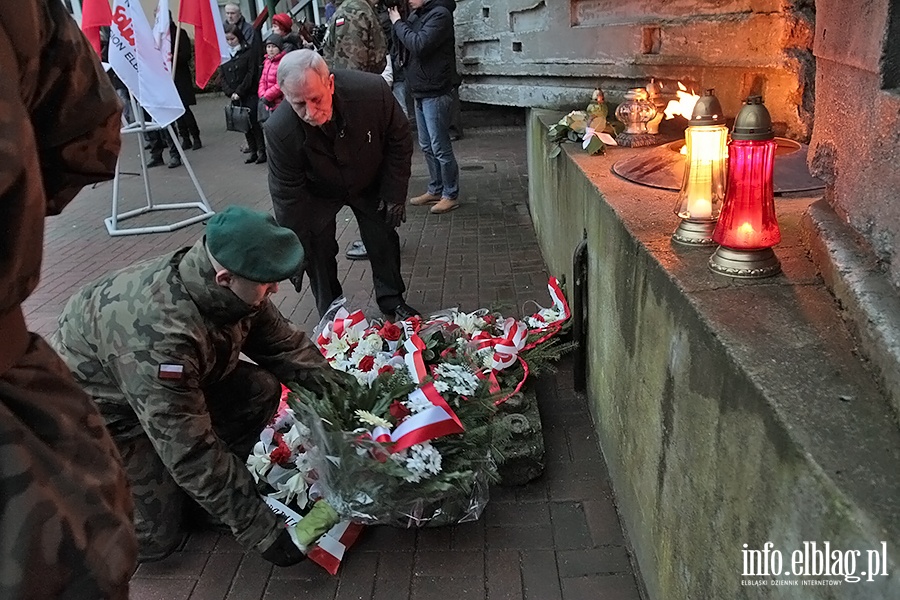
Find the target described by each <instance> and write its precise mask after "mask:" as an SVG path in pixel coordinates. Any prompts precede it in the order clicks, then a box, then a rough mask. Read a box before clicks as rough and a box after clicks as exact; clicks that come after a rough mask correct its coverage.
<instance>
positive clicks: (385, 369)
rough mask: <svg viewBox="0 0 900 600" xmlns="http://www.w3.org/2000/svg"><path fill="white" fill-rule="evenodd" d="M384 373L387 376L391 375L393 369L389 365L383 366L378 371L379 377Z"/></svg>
mask: <svg viewBox="0 0 900 600" xmlns="http://www.w3.org/2000/svg"><path fill="white" fill-rule="evenodd" d="M385 373H387V374H388V375H393V373H394V367H392V366H391V365H384V366H383V367H381V368H380V369H378V374H379V375H384V374H385Z"/></svg>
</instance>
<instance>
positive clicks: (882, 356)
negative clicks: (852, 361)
mask: <svg viewBox="0 0 900 600" xmlns="http://www.w3.org/2000/svg"><path fill="white" fill-rule="evenodd" d="M801 226H802V227H803V240H804V242H805V244H806V245H807V247H808V248H809V252H810V257H811V258H812V260H813V262H814V263H815V265H816V267H817V268H818V270H819V273H820V274H821V275H822V278H823V279H824V281H825V285H827V286H828V289H829V290H831V292H832V293H833V294H834V297H835V298H837V300H838V302H839V303H840V308H841V309H842V314H843V316H844V318H845V320H847V321H848V322H849V323H850V326H851V328H852V329H853V330H854V332H855V334H856V337H857V339H859V342H860V347H861V350H862V352H863V354H864V355H865V357H866V358H867V359H868V360H869V361H870V362H871V364H872V366H873V367H874V370H875V372H876V376H877V377H878V378H879V379H880V380H881V382H882V384H883V385H884V388H885V391H886V393H887V395H888V397H889V398H890V399H891V405H892V406H893V407H894V411H895V412H896V414H897V415H898V416H900V291H898V290H897V289H896V288H894V287H893V286H892V285H891V283H890V281H888V278H887V277H886V276H885V274H884V272H883V271H882V270H881V268H880V267H879V266H878V263H877V260H876V258H875V255H874V253H873V252H872V251H871V250H870V249H869V248H868V246H867V245H866V243H865V242H864V241H863V240H862V239H861V238H860V236H859V234H857V233H856V232H855V231H854V230H853V229H852V228H851V227H850V226H849V225H847V224H846V223H844V222H843V221H841V219H840V218H839V217H838V216H837V214H836V213H835V212H834V210H832V208H831V206H829V205H828V203H827V202H826V201H825V200H818V201H816V202H813V203H812V204H810V206H809V210H808V211H807V212H806V214H804V215H803V220H802V221H801Z"/></svg>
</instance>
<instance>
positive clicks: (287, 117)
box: [265, 70, 412, 239]
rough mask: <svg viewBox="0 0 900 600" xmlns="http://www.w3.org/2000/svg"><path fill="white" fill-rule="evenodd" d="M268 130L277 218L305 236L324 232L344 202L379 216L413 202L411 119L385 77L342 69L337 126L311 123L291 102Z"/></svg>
mask: <svg viewBox="0 0 900 600" xmlns="http://www.w3.org/2000/svg"><path fill="white" fill-rule="evenodd" d="M332 126H333V129H332ZM327 129H331V130H332V131H333V132H334V133H335V135H334V137H333V138H331V137H329V136H328V135H326V130H327ZM265 130H266V141H267V148H266V150H267V152H268V160H269V192H270V194H271V196H272V204H273V206H274V208H275V218H276V219H277V220H278V223H279V224H281V225H283V226H285V227H289V228H291V229H293V230H294V231H295V232H297V233H298V234H299V233H300V232H304V231H308V232H311V233H316V232H319V231H321V230H322V228H323V227H324V226H325V225H326V224H327V223H329V222H330V221H332V220H333V219H334V217H335V215H336V214H337V212H338V210H340V208H341V206H343V205H344V204H350V205H353V206H355V207H357V208H360V209H362V210H366V211H368V212H374V211H375V210H376V209H377V207H378V204H379V203H380V202H381V201H384V202H385V203H386V204H403V203H405V202H406V192H407V188H408V185H409V176H410V161H411V159H412V137H411V135H410V131H409V120H408V119H407V118H406V116H405V115H404V114H403V111H401V110H400V106H399V105H398V104H397V102H396V101H395V100H394V96H393V94H392V93H391V89H390V88H389V87H388V85H387V83H385V81H384V79H382V77H381V75H375V74H373V73H363V72H361V71H342V70H336V71H335V72H334V115H333V117H332V122H331V123H330V124H328V123H327V124H326V126H325V127H314V126H312V125H309V124H307V123H305V122H304V121H302V120H301V119H300V117H298V116H297V113H295V112H294V110H293V108H291V105H290V104H289V103H288V102H287V101H285V102H282V103H281V104H280V105H279V106H278V108H277V109H276V110H275V112H274V113H273V114H272V116H271V117H269V119H268V121H266V124H265ZM301 239H302V236H301Z"/></svg>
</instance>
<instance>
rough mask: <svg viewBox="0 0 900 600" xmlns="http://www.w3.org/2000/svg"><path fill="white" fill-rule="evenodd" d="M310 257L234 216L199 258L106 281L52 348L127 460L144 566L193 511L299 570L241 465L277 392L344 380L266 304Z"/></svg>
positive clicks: (263, 218) (265, 218)
mask: <svg viewBox="0 0 900 600" xmlns="http://www.w3.org/2000/svg"><path fill="white" fill-rule="evenodd" d="M303 257H304V253H303V247H302V246H301V245H300V241H299V240H298V239H297V236H296V235H295V234H294V233H293V232H292V231H291V230H290V229H286V228H283V227H280V226H278V225H277V224H276V223H275V220H274V219H273V218H272V217H271V216H269V215H266V214H263V213H260V212H256V211H252V210H249V209H245V208H238V207H230V208H228V209H226V210H224V211H222V212H220V213H218V214H216V215H214V216H213V217H212V218H211V219H210V220H209V222H208V224H207V226H206V236H205V237H204V238H203V239H201V240H200V241H198V242H197V243H196V244H194V245H193V246H192V247H190V248H183V249H181V250H178V251H177V252H174V253H172V254H168V255H166V256H162V257H160V258H157V259H153V260H149V261H146V262H143V263H139V264H137V265H134V266H131V267H128V268H126V269H123V270H121V271H118V272H115V273H112V274H110V275H107V276H106V277H103V278H102V279H100V280H98V281H96V282H94V283H92V284H90V285H88V286H86V287H85V288H83V289H81V290H80V291H79V292H77V293H76V294H75V295H74V296H73V297H72V298H71V299H70V300H69V302H68V304H67V305H66V307H65V308H64V310H63V313H62V316H61V317H60V321H59V330H58V331H57V332H56V334H55V335H54V337H53V338H52V341H51V343H52V345H53V347H54V348H56V350H57V351H58V352H59V353H60V355H61V356H62V357H63V360H65V362H66V364H67V365H68V367H69V369H70V370H71V371H72V373H73V374H74V376H75V379H76V380H77V381H78V383H79V384H81V386H82V387H83V388H84V389H85V390H86V391H87V393H88V394H89V395H91V396H92V397H93V398H94V400H95V401H96V402H97V404H98V406H99V407H100V412H101V414H102V415H103V417H104V419H105V421H106V424H107V427H108V428H109V431H110V433H111V434H112V436H113V439H114V440H115V442H116V444H117V445H118V447H119V450H120V452H121V453H122V458H123V461H124V463H125V468H126V471H127V473H128V477H129V479H130V480H131V485H132V493H133V496H134V504H135V507H134V517H135V529H136V530H137V536H138V542H139V544H140V560H158V559H161V558H164V557H166V556H168V555H169V554H171V553H172V552H173V551H175V550H176V549H177V548H178V547H179V546H180V544H181V542H182V540H183V537H184V535H185V534H184V530H183V521H184V509H185V508H186V506H187V504H188V503H190V502H191V501H192V500H193V501H195V502H196V503H198V504H199V505H200V506H201V507H202V508H204V509H205V510H206V511H207V512H209V514H210V515H212V517H213V518H214V519H216V520H218V521H221V523H223V524H225V525H227V526H229V527H230V528H231V530H232V532H233V533H234V535H235V537H236V538H237V540H238V542H240V543H241V544H242V545H244V546H246V547H248V548H254V549H256V550H257V551H259V552H261V553H262V556H263V557H264V558H265V559H267V560H269V561H271V562H273V563H275V564H276V565H280V566H287V565H290V564H294V563H296V562H298V561H300V560H302V559H303V554H302V553H301V551H300V550H299V549H298V548H297V546H296V545H295V544H294V543H293V542H292V541H291V539H290V536H289V534H288V532H287V530H286V529H285V524H284V521H283V520H282V519H281V518H280V517H278V516H276V515H275V513H273V512H272V511H271V510H269V508H268V506H267V505H266V503H265V502H264V501H263V499H262V498H261V497H260V495H259V493H257V490H256V488H255V486H254V482H253V477H252V476H251V474H250V472H249V471H248V470H247V468H246V467H245V464H244V463H245V460H246V458H247V456H248V454H249V453H250V450H251V449H252V447H253V444H254V443H255V442H256V441H257V440H258V439H259V433H260V431H261V430H262V429H263V427H264V426H265V425H266V423H268V421H269V420H270V419H271V417H272V416H273V414H274V412H275V410H276V409H277V407H278V401H279V398H280V395H281V385H280V382H282V381H283V382H290V381H296V382H298V383H299V384H300V385H303V382H304V381H306V380H308V379H309V378H310V377H311V376H312V375H313V373H314V372H315V373H318V374H322V373H323V372H324V373H325V374H326V376H328V377H339V376H340V375H342V374H338V372H337V371H332V370H331V367H330V366H328V364H327V363H326V362H325V359H324V358H323V357H322V355H321V354H320V353H319V351H318V349H316V347H315V346H314V345H313V344H312V342H310V340H309V338H308V337H307V336H306V334H304V333H302V332H301V331H299V330H298V329H297V328H296V327H294V326H293V325H292V324H291V323H290V322H289V321H288V320H287V319H286V318H285V317H284V316H282V315H281V313H280V312H279V311H278V309H277V308H276V307H275V305H274V304H273V303H272V302H271V301H270V300H269V296H270V295H271V294H272V293H274V292H275V291H277V289H278V283H277V282H279V281H281V280H283V279H287V277H288V276H290V275H292V274H294V273H295V272H296V271H297V269H298V267H299V266H300V264H301V263H302V262H303ZM241 352H243V353H244V354H246V356H248V357H250V358H251V359H252V360H253V361H255V362H256V363H257V364H255V365H254V364H251V363H250V362H247V361H244V360H239V355H240V354H241ZM323 370H327V371H323Z"/></svg>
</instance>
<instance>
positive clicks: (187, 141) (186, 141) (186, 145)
mask: <svg viewBox="0 0 900 600" xmlns="http://www.w3.org/2000/svg"><path fill="white" fill-rule="evenodd" d="M181 147H182V149H184V150H190V149H191V148H193V147H194V144H192V143H191V138H189V137H186V138H184V141H183V142H181Z"/></svg>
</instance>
